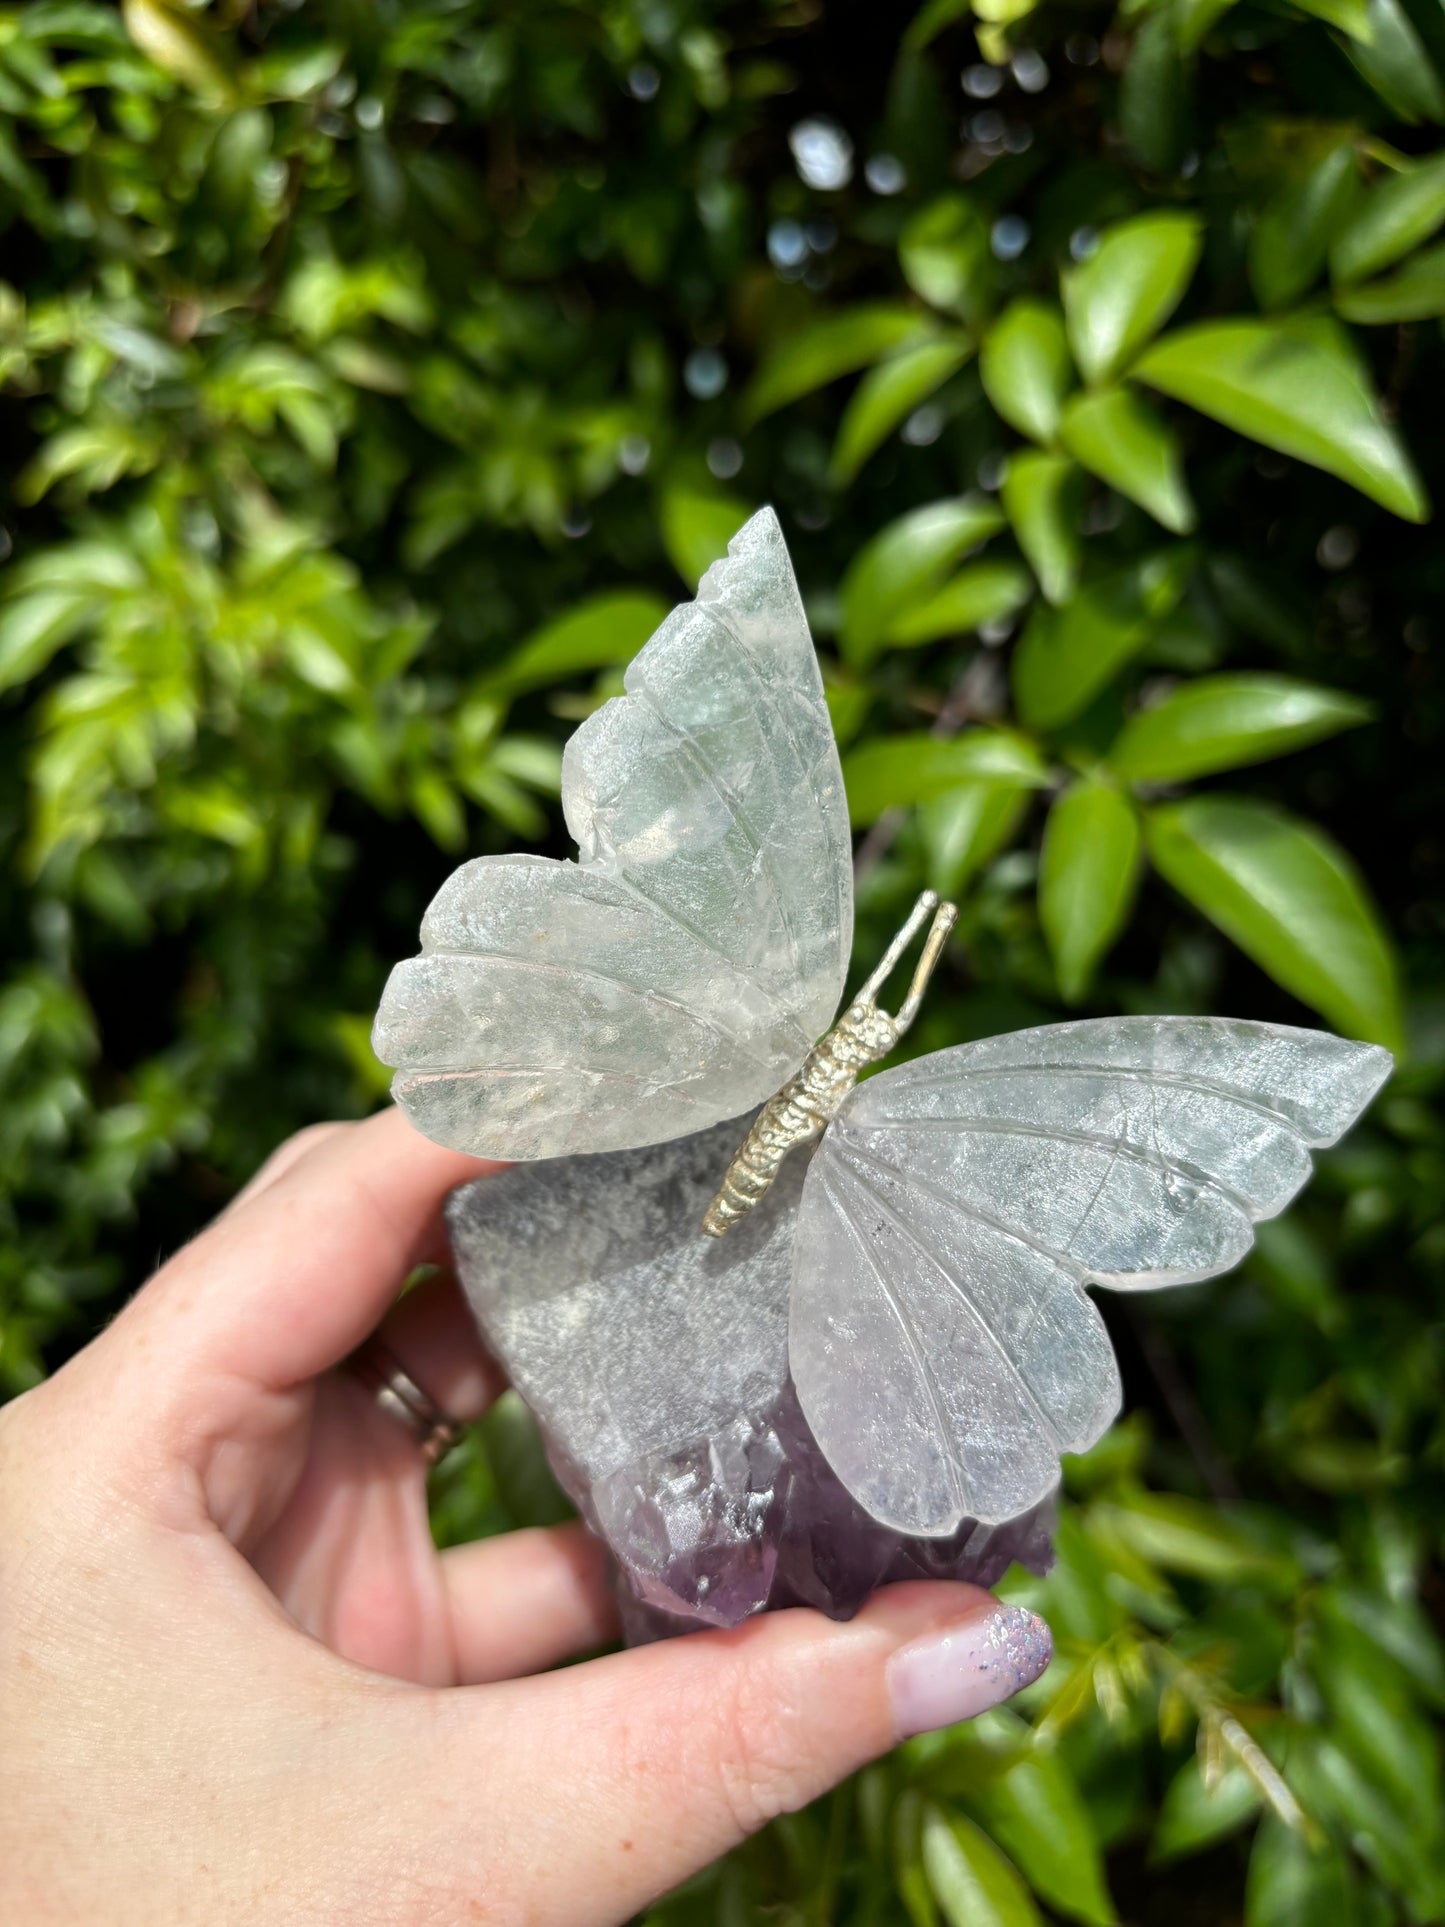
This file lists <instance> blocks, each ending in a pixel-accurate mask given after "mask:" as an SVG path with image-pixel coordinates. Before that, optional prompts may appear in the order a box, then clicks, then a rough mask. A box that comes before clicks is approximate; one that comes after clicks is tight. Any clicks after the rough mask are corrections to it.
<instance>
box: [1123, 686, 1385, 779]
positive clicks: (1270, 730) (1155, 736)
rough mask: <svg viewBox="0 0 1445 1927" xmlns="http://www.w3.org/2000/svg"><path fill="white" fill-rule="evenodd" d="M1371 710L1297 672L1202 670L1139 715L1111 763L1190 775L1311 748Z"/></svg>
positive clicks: (1167, 775) (1163, 775)
mask: <svg viewBox="0 0 1445 1927" xmlns="http://www.w3.org/2000/svg"><path fill="white" fill-rule="evenodd" d="M1369 717H1370V709H1369V705H1368V704H1367V703H1362V702H1360V701H1359V700H1358V699H1357V698H1355V697H1353V696H1345V695H1342V694H1341V693H1340V691H1339V690H1337V689H1322V688H1320V687H1319V686H1318V685H1317V684H1315V683H1303V682H1296V681H1295V680H1294V679H1293V678H1292V677H1290V676H1264V675H1236V676H1201V677H1199V678H1198V679H1197V680H1196V681H1194V682H1189V683H1185V684H1184V685H1183V686H1182V687H1180V688H1178V689H1176V690H1174V691H1172V692H1171V693H1170V694H1169V695H1168V696H1166V697H1165V698H1164V700H1163V701H1162V702H1160V703H1156V704H1155V705H1154V706H1153V708H1151V709H1145V710H1141V711H1140V712H1139V714H1138V715H1136V716H1134V717H1132V718H1131V719H1130V721H1129V722H1128V723H1127V724H1126V725H1125V727H1124V729H1123V731H1122V733H1121V734H1120V736H1119V738H1118V740H1117V741H1116V742H1115V744H1114V747H1113V748H1112V749H1111V750H1110V751H1109V766H1110V768H1111V769H1112V770H1113V771H1114V773H1115V774H1116V775H1117V776H1121V777H1123V778H1124V780H1125V781H1126V782H1130V783H1182V782H1187V781H1188V780H1189V779H1190V778H1191V777H1195V776H1212V775H1213V774H1214V773H1215V772H1216V771H1218V770H1223V769H1239V768H1242V767H1243V766H1244V765H1245V764H1247V763H1262V762H1266V761H1268V759H1269V758H1270V757H1272V756H1282V755H1284V754H1285V753H1286V752H1287V751H1289V750H1292V749H1303V748H1304V747H1305V746H1306V745H1307V744H1309V743H1317V742H1319V741H1321V740H1322V739H1323V738H1324V737H1326V736H1333V735H1334V734H1335V733H1336V732H1337V731H1339V730H1341V729H1352V728H1354V727H1356V726H1357V725H1358V724H1360V723H1363V722H1367V721H1368V720H1369Z"/></svg>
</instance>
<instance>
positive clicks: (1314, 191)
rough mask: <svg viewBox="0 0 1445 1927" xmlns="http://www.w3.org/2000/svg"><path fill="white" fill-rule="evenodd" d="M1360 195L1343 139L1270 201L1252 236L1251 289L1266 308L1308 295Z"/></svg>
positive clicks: (1351, 150) (1355, 166)
mask: <svg viewBox="0 0 1445 1927" xmlns="http://www.w3.org/2000/svg"><path fill="white" fill-rule="evenodd" d="M1359 193H1360V171H1359V163H1358V162H1357V160H1356V159H1355V144H1354V142H1353V141H1348V140H1343V141H1340V142H1339V143H1338V145H1337V146H1334V147H1332V148H1330V149H1329V150H1328V152H1327V153H1326V154H1325V155H1324V156H1323V157H1322V158H1321V159H1320V160H1318V161H1316V163H1315V164H1314V166H1313V167H1312V168H1311V169H1310V170H1309V172H1308V173H1307V174H1306V175H1305V176H1304V178H1303V179H1302V180H1300V181H1297V182H1295V183H1294V184H1293V185H1292V186H1290V187H1288V188H1286V189H1285V190H1284V192H1283V193H1282V194H1280V195H1278V196H1277V197H1276V198H1275V199H1274V200H1272V201H1271V202H1270V203H1269V205H1268V206H1267V207H1266V208H1265V209H1264V211H1263V213H1262V214H1261V215H1260V217H1259V219H1258V220H1257V221H1256V222H1255V224H1254V228H1253V231H1252V232H1251V234H1250V237H1249V279H1250V285H1251V286H1252V287H1253V289H1254V292H1255V295H1256V297H1257V298H1258V301H1259V305H1260V306H1261V307H1262V308H1287V307H1289V306H1290V305H1291V304H1292V303H1294V302H1296V301H1298V300H1299V298H1300V296H1301V295H1303V294H1307V293H1308V292H1309V290H1310V289H1311V288H1312V287H1313V286H1314V284H1315V282H1316V281H1317V280H1318V279H1319V277H1320V275H1321V273H1322V272H1323V271H1324V265H1325V261H1326V260H1327V258H1328V256H1329V251H1330V242H1331V241H1332V240H1333V238H1334V236H1335V235H1336V234H1337V233H1338V232H1339V230H1340V227H1341V225H1342V223H1343V221H1344V220H1345V218H1346V217H1347V215H1348V213H1349V211H1350V208H1351V207H1352V205H1353V204H1354V201H1355V199H1356V197H1357V195H1358V194H1359Z"/></svg>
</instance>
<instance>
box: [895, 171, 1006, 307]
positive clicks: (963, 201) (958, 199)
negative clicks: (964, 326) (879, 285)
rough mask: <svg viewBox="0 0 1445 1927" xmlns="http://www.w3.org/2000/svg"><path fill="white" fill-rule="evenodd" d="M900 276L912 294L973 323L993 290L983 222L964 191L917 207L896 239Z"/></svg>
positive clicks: (986, 236)
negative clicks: (901, 274) (916, 211)
mask: <svg viewBox="0 0 1445 1927" xmlns="http://www.w3.org/2000/svg"><path fill="white" fill-rule="evenodd" d="M898 259H899V264H900V265H901V267H902V269H903V276H904V279H905V280H906V281H907V283H908V285H909V287H910V288H912V290H913V292H914V293H915V294H917V295H921V296H922V297H923V299H924V300H925V301H927V302H930V303H931V304H932V305H933V306H934V307H935V308H942V309H944V310H945V311H946V312H947V313H949V314H956V315H959V316H961V317H962V318H963V320H965V321H967V322H969V323H972V324H977V323H978V322H980V321H982V320H983V318H984V316H985V315H986V314H987V312H988V306H989V298H990V295H991V294H992V291H993V256H992V254H991V253H990V250H989V241H988V224H987V223H986V222H985V220H984V218H983V216H982V214H981V213H980V212H979V210H978V208H977V207H976V206H975V205H974V203H973V202H972V201H971V200H969V198H968V196H967V195H965V194H944V195H941V196H940V197H939V199H938V200H936V201H930V202H929V204H928V206H927V207H925V208H921V209H920V210H919V212H918V213H917V214H915V215H914V216H913V218H912V219H911V220H910V221H909V222H908V224H907V226H906V227H905V228H904V230H903V233H902V235H901V237H900V239H899V242H898Z"/></svg>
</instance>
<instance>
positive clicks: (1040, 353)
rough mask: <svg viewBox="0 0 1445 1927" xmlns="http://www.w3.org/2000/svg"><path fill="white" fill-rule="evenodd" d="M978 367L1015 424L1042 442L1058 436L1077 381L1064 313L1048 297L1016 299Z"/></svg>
mask: <svg viewBox="0 0 1445 1927" xmlns="http://www.w3.org/2000/svg"><path fill="white" fill-rule="evenodd" d="M978 372H979V374H980V375H981V377H982V378H983V387H984V393H985V394H986V395H987V396H988V398H989V400H990V401H991V402H992V403H993V405H994V407H995V408H996V409H997V410H998V412H999V414H1000V415H1002V417H1003V419H1004V420H1005V421H1006V422H1007V423H1008V424H1009V426H1010V427H1011V428H1016V429H1017V430H1018V431H1019V433H1020V434H1021V435H1028V436H1031V437H1032V438H1033V440H1034V441H1036V442H1049V441H1052V440H1053V438H1054V433H1055V431H1056V429H1057V428H1058V425H1059V413H1060V410H1061V409H1062V407H1063V403H1064V397H1065V395H1067V394H1068V392H1069V390H1070V388H1072V387H1073V385H1074V366H1073V363H1072V362H1071V361H1070V359H1069V344H1068V340H1067V338H1066V336H1065V334H1064V317H1063V315H1062V313H1061V312H1060V311H1059V309H1058V308H1056V307H1055V306H1054V305H1053V304H1052V303H1051V302H1047V301H1035V300H1033V299H1030V298H1022V299H1020V300H1018V301H1014V302H1011V303H1010V305H1009V306H1008V307H1007V308H1005V309H1004V311H1003V313H1002V314H1001V315H1000V316H999V318H998V320H997V321H996V322H995V323H994V325H993V327H992V328H991V329H990V330H989V332H988V334H987V335H986V336H985V338H984V344H983V348H982V350H981V351H980V353H979V358H978Z"/></svg>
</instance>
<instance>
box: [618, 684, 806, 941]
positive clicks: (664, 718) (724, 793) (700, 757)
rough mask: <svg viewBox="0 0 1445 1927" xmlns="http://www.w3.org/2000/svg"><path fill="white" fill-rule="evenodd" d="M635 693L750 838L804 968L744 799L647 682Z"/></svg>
mask: <svg viewBox="0 0 1445 1927" xmlns="http://www.w3.org/2000/svg"><path fill="white" fill-rule="evenodd" d="M747 662H748V670H749V673H750V674H751V675H752V676H753V678H754V680H756V671H755V670H754V669H753V664H752V658H751V657H748V658H747ZM635 693H636V694H637V696H639V697H640V699H641V701H642V702H643V704H644V705H645V706H646V708H647V709H648V710H649V711H650V712H651V714H652V715H653V716H654V717H655V718H656V720H657V721H658V722H659V723H660V724H661V725H662V728H663V729H664V731H665V732H666V733H667V734H668V735H669V736H670V737H671V738H672V740H673V741H674V742H675V743H676V744H677V745H678V747H679V748H680V749H681V750H682V752H683V754H684V755H685V756H690V757H691V758H692V760H693V761H694V763H695V764H696V765H697V767H698V768H699V769H700V770H701V771H702V773H703V775H704V776H706V778H707V780H708V782H709V784H710V785H711V786H712V790H713V794H714V795H715V796H716V797H717V799H718V801H719V802H720V803H722V804H723V805H724V806H725V807H726V809H727V811H728V813H729V814H730V815H731V817H732V819H733V821H734V822H735V823H736V824H737V826H738V828H739V829H740V830H741V831H742V833H743V836H744V838H745V839H746V841H747V845H748V848H749V849H750V850H751V851H752V853H753V855H754V857H756V859H757V865H758V873H759V875H760V876H761V877H762V879H763V881H764V882H765V883H766V884H767V886H768V895H769V896H770V897H771V898H772V900H773V906H774V908H775V909H776V910H777V913H778V922H779V923H780V924H781V925H782V927H783V931H784V934H785V935H786V937H787V939H788V948H789V950H790V951H791V952H792V955H793V963H794V966H795V967H796V968H797V969H798V970H799V971H801V969H802V967H803V966H802V956H803V953H802V946H801V945H800V944H799V942H798V932H797V927H796V925H795V924H794V922H793V918H792V916H791V914H790V913H789V909H788V905H787V902H786V901H785V899H784V897H783V895H782V893H781V892H780V891H779V889H778V880H777V878H776V877H775V876H774V875H773V871H772V866H771V865H770V864H769V862H768V859H767V857H766V856H765V855H764V853H763V842H762V839H761V837H759V835H758V833H757V831H756V830H755V829H754V828H753V824H752V819H751V818H750V817H749V815H748V813H747V811H746V810H745V809H744V808H743V805H742V801H741V799H740V798H739V797H738V795H737V794H736V792H735V791H733V790H732V789H730V788H729V787H728V785H727V783H726V782H724V780H723V778H722V777H721V776H720V775H719V774H718V772H717V770H716V769H714V767H713V765H712V764H711V763H710V762H709V761H708V758H707V755H706V752H705V751H704V750H703V748H702V746H701V744H700V743H698V741H697V739H696V738H695V737H694V736H693V735H692V734H691V732H690V731H688V730H685V729H681V728H679V726H678V725H677V724H676V723H675V722H674V721H673V720H672V718H671V717H670V716H669V715H667V714H666V712H665V711H664V710H663V709H661V708H660V707H659V705H658V703H657V701H656V700H655V698H654V697H653V694H652V691H651V690H650V689H649V688H648V687H647V685H646V683H640V684H639V685H638V688H637V690H636V692H635Z"/></svg>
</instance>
